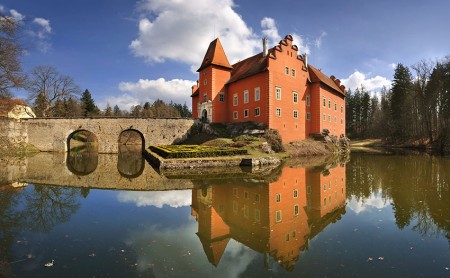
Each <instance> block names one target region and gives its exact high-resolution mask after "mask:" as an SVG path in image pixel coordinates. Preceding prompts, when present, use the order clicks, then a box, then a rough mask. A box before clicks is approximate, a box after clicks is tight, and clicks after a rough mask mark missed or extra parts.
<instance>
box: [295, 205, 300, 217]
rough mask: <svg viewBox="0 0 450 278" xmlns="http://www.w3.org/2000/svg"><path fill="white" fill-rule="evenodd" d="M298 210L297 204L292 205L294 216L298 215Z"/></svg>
mask: <svg viewBox="0 0 450 278" xmlns="http://www.w3.org/2000/svg"><path fill="white" fill-rule="evenodd" d="M299 211H300V210H299V207H298V205H294V215H295V216H297V215H298V213H299Z"/></svg>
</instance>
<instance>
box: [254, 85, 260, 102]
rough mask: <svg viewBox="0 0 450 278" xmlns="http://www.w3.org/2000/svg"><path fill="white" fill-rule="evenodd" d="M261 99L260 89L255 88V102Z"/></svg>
mask: <svg viewBox="0 0 450 278" xmlns="http://www.w3.org/2000/svg"><path fill="white" fill-rule="evenodd" d="M260 99H261V89H260V88H259V87H256V88H255V101H259V100H260Z"/></svg>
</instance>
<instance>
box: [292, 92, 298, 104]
mask: <svg viewBox="0 0 450 278" xmlns="http://www.w3.org/2000/svg"><path fill="white" fill-rule="evenodd" d="M292 93H293V101H294V103H298V93H297V92H292Z"/></svg>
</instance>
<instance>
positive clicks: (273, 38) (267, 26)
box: [261, 17, 281, 45]
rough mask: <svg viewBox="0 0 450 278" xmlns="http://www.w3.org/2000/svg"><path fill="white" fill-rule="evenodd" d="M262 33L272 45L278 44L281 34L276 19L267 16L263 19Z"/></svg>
mask: <svg viewBox="0 0 450 278" xmlns="http://www.w3.org/2000/svg"><path fill="white" fill-rule="evenodd" d="M261 28H263V30H262V33H263V35H264V36H265V37H267V39H268V40H269V42H270V45H274V44H277V43H278V41H280V40H281V37H280V34H278V28H277V26H276V24H275V20H274V19H273V18H270V17H265V18H263V19H262V20H261Z"/></svg>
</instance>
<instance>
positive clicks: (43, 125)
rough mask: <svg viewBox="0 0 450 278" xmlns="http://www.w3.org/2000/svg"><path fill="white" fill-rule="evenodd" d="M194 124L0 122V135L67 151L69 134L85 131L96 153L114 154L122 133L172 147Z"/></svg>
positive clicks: (97, 120) (50, 120)
mask: <svg viewBox="0 0 450 278" xmlns="http://www.w3.org/2000/svg"><path fill="white" fill-rule="evenodd" d="M193 123H194V120H192V119H142V118H80V119H59V118H34V119H21V120H15V119H1V122H0V124H1V127H0V134H7V137H8V138H9V140H10V141H12V142H25V143H29V144H32V145H34V146H35V147H36V148H38V149H39V150H40V151H53V152H67V150H68V148H67V146H68V141H69V140H70V138H71V135H73V134H74V133H76V132H78V131H82V130H86V131H89V132H91V133H93V134H94V135H95V136H96V138H97V141H98V151H99V153H117V152H118V139H119V137H120V135H121V133H122V132H124V131H127V130H134V131H137V132H138V133H139V134H140V135H141V138H142V139H143V141H144V142H145V143H147V144H155V145H160V144H161V145H163V144H172V143H175V142H177V141H179V140H181V139H182V138H183V137H185V136H186V135H187V133H188V131H189V129H190V128H191V126H192V125H193ZM145 143H144V144H145Z"/></svg>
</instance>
